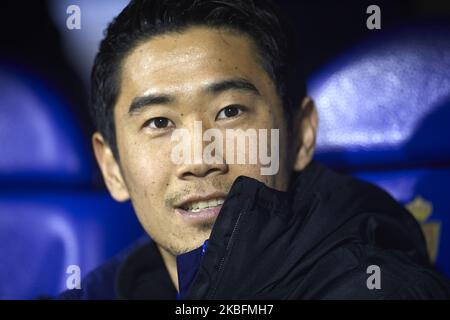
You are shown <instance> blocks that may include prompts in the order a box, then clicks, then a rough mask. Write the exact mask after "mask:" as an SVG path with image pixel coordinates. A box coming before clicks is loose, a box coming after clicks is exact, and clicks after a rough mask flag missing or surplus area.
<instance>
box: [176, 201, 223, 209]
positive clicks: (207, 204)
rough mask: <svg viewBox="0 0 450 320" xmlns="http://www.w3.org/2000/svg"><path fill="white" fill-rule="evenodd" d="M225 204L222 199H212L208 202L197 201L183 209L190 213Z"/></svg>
mask: <svg viewBox="0 0 450 320" xmlns="http://www.w3.org/2000/svg"><path fill="white" fill-rule="evenodd" d="M224 202H225V200H224V199H212V200H209V201H197V202H192V203H189V204H188V205H186V206H185V207H184V208H183V209H185V210H187V211H191V212H199V211H200V210H203V209H206V208H213V207H217V206H219V205H221V204H223V203H224Z"/></svg>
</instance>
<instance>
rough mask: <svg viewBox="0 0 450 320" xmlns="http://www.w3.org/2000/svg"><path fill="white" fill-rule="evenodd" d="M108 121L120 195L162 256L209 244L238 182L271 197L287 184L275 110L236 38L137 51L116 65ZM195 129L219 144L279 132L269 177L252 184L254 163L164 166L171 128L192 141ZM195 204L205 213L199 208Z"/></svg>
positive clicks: (186, 40)
mask: <svg viewBox="0 0 450 320" xmlns="http://www.w3.org/2000/svg"><path fill="white" fill-rule="evenodd" d="M236 83H237V85H236ZM224 84H225V85H224ZM230 84H231V85H230ZM242 84H244V85H242ZM252 86H253V88H252ZM132 105H133V106H134V107H133V108H131V109H132V110H130V106H132ZM114 119H115V126H116V135H117V147H118V150H119V158H120V160H119V161H118V165H119V166H120V175H121V179H123V182H124V185H125V188H126V192H127V194H128V195H129V197H130V198H131V200H132V203H133V206H134V209H135V211H136V213H137V216H138V218H139V220H140V222H141V224H142V225H143V227H144V228H145V230H146V231H147V233H148V234H150V236H151V237H152V238H153V239H154V240H155V242H156V243H158V244H159V245H160V246H161V247H162V248H164V249H166V250H168V251H169V252H171V253H172V254H175V255H177V254H180V253H183V252H187V251H190V250H193V249H195V248H197V247H199V246H200V245H201V244H202V243H203V242H204V241H205V240H206V239H208V238H209V235H210V233H211V230H212V226H213V223H214V221H215V219H216V217H217V214H218V212H219V210H220V208H221V205H220V203H221V201H220V200H221V199H224V198H225V196H226V195H227V194H228V192H229V190H230V188H231V185H232V184H233V182H234V180H235V179H236V178H237V177H238V176H240V175H245V176H248V177H252V178H254V179H257V180H259V181H261V182H263V183H265V184H266V185H268V186H270V187H272V188H275V189H278V190H286V188H287V185H288V183H289V177H290V175H291V172H292V169H293V167H292V163H291V162H290V161H289V160H288V158H289V156H288V148H287V146H286V145H285V144H284V143H283V142H284V141H287V132H286V130H287V127H286V123H285V118H284V116H283V108H282V105H281V101H280V98H279V96H278V94H277V92H276V88H275V85H274V83H273V81H272V80H271V79H270V77H269V76H268V74H267V73H266V72H265V71H264V70H263V68H262V66H261V64H260V62H259V58H258V56H257V51H256V48H255V47H254V44H253V42H252V41H251V40H250V38H248V37H246V36H244V35H239V34H237V33H231V32H229V31H226V30H219V29H208V28H201V27H193V28H189V29H187V30H185V31H183V32H181V33H169V34H164V35H161V36H157V37H153V38H151V39H150V40H148V41H145V42H143V43H141V44H140V45H138V46H137V47H136V48H135V49H133V50H132V51H131V52H130V53H129V54H128V56H127V57H126V58H125V59H124V61H123V64H122V69H121V82H120V95H119V97H118V100H117V104H116V106H115V109H114ZM195 121H200V122H201V127H202V130H203V132H204V131H206V130H207V129H211V128H214V129H218V130H220V131H221V132H222V133H223V137H224V139H225V136H226V134H225V133H226V131H225V130H226V129H242V130H247V129H256V130H258V129H268V131H269V132H270V129H279V141H280V145H279V170H278V172H277V173H276V174H273V175H262V174H261V170H260V169H261V166H262V165H261V163H260V161H257V164H248V163H247V164H236V163H234V164H230V163H224V164H220V163H219V164H207V163H205V162H204V161H203V162H201V163H181V164H179V163H174V161H173V160H172V159H171V153H172V152H173V149H174V147H175V146H176V145H177V142H176V141H173V140H172V139H171V136H172V134H173V132H174V130H176V129H186V130H187V131H186V132H188V133H189V134H190V135H191V136H193V135H194V127H195V126H194V122H195ZM197 124H198V123H197ZM268 141H270V137H268ZM277 143H278V141H277ZM207 144H208V143H207V142H204V145H203V146H204V147H205V146H206V145H207ZM223 145H224V146H225V145H226V143H225V142H224V144H223ZM225 152H226V151H225V149H224V153H225ZM269 152H270V147H269ZM247 162H248V161H247ZM216 200H218V202H214V201H216ZM198 201H203V203H199V202H198ZM208 201H209V202H208ZM205 202H207V203H208V206H210V207H211V208H210V209H203V210H202V209H201V207H204V206H206V204H205ZM197 207H198V208H197Z"/></svg>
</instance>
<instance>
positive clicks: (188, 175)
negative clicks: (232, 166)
mask: <svg viewBox="0 0 450 320" xmlns="http://www.w3.org/2000/svg"><path fill="white" fill-rule="evenodd" d="M227 171H228V167H227V165H226V164H206V163H204V162H202V163H192V164H183V165H181V166H180V167H179V168H178V170H177V176H178V178H180V179H181V180H191V179H196V178H204V177H208V176H215V175H221V174H225V173H227Z"/></svg>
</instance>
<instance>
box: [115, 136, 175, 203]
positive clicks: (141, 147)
mask: <svg viewBox="0 0 450 320" xmlns="http://www.w3.org/2000/svg"><path fill="white" fill-rule="evenodd" d="M127 146H128V147H127V148H124V152H123V160H124V161H123V170H124V175H125V180H126V181H127V185H128V188H129V189H130V193H131V195H132V197H133V195H134V196H136V197H137V196H139V198H142V197H145V198H147V199H152V198H154V197H161V196H162V194H163V193H164V190H166V187H167V184H168V181H169V178H170V174H171V172H172V165H171V162H170V149H169V146H168V144H164V143H161V144H158V145H156V144H153V143H151V142H148V141H147V142H131V143H128V144H127ZM136 200H138V199H136Z"/></svg>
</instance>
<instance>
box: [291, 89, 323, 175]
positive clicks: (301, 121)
mask: <svg viewBox="0 0 450 320" xmlns="http://www.w3.org/2000/svg"><path fill="white" fill-rule="evenodd" d="M300 108H301V110H300V112H299V117H298V120H297V121H298V123H297V126H296V127H297V128H298V129H297V131H296V138H297V141H298V143H297V148H296V155H295V162H294V170H295V171H301V170H303V169H304V168H305V167H306V166H307V165H308V164H309V163H310V162H311V160H312V158H313V156H314V151H315V148H316V136H317V125H318V122H319V117H318V114H317V109H316V106H315V104H314V101H313V100H312V99H311V98H310V97H305V98H304V99H303V101H302V103H301V105H300ZM294 125H295V124H294Z"/></svg>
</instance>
